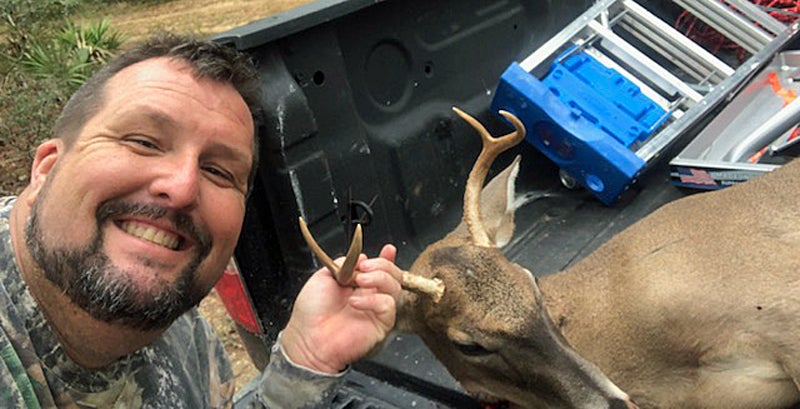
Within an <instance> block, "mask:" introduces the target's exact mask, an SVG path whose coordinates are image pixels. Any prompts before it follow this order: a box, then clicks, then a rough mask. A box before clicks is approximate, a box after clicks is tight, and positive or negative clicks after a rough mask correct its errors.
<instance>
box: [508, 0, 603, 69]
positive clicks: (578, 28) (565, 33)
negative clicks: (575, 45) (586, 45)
mask: <svg viewBox="0 0 800 409" xmlns="http://www.w3.org/2000/svg"><path fill="white" fill-rule="evenodd" d="M616 2H617V0H600V1H598V2H596V3H595V4H594V5H592V7H591V8H589V10H587V11H586V12H585V13H584V14H583V15H581V16H580V17H578V18H577V19H575V20H574V21H573V22H572V23H570V24H569V25H567V26H566V27H565V28H564V29H563V30H561V31H560V32H559V33H558V34H557V35H556V36H554V37H553V38H551V39H550V40H548V41H547V42H545V43H544V44H542V46H541V47H539V48H537V49H536V51H534V52H533V54H531V55H529V56H528V57H527V58H525V59H524V60H522V62H521V63H520V64H519V65H520V67H522V69H524V70H525V71H528V72H531V71H532V70H533V69H534V68H537V67H538V66H539V65H540V64H542V63H543V62H544V61H547V59H548V58H550V57H551V56H552V55H553V54H555V53H556V52H557V51H558V50H559V49H560V48H561V47H562V46H563V45H564V44H565V43H568V42H574V37H575V36H577V35H579V34H581V33H582V32H583V31H584V29H585V27H586V23H588V22H589V21H590V20H592V19H594V18H597V16H598V15H599V14H600V13H601V12H604V11H605V10H607V9H608V8H609V7H610V6H611V5H613V4H614V3H616Z"/></svg>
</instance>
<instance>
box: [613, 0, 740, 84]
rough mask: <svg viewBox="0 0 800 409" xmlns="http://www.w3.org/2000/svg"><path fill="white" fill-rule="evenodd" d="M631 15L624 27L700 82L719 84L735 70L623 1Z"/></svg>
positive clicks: (638, 7)
mask: <svg viewBox="0 0 800 409" xmlns="http://www.w3.org/2000/svg"><path fill="white" fill-rule="evenodd" d="M623 4H624V6H625V9H626V10H627V13H626V14H625V16H623V18H622V20H621V21H620V24H621V25H622V27H624V28H625V29H627V30H628V31H629V32H630V33H631V34H633V35H635V36H636V37H637V38H638V39H639V40H641V41H643V42H645V43H646V44H647V45H648V46H649V47H651V48H652V49H654V50H655V51H658V52H659V53H661V54H662V55H663V56H665V57H667V58H668V59H669V60H670V61H672V63H673V64H675V65H676V66H678V67H680V68H681V69H683V70H684V71H686V72H687V73H689V74H691V75H692V76H694V77H695V79H697V80H700V81H702V80H709V79H710V80H711V82H712V83H719V82H720V81H722V80H724V79H725V78H727V77H729V76H731V75H733V73H734V69H733V68H731V67H730V66H728V65H727V64H725V63H724V62H722V61H721V60H719V59H718V58H717V57H715V56H714V55H713V54H711V53H709V52H708V51H706V50H705V49H703V48H702V47H700V46H699V45H697V44H696V43H694V42H693V41H691V40H689V39H688V38H686V37H685V36H683V35H682V34H681V33H680V32H678V31H677V30H675V29H674V28H672V27H671V26H670V25H669V24H667V23H665V22H664V21H663V20H661V19H660V18H658V17H656V16H654V15H653V14H651V13H650V12H649V11H647V10H645V9H644V8H643V7H642V6H640V5H639V4H637V3H636V2H634V1H632V0H625V1H623Z"/></svg>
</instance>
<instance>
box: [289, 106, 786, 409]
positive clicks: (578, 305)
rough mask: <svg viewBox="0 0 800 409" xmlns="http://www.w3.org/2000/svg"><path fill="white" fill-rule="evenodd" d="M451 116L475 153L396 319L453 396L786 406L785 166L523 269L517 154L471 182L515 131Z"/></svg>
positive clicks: (514, 403)
mask: <svg viewBox="0 0 800 409" xmlns="http://www.w3.org/2000/svg"><path fill="white" fill-rule="evenodd" d="M454 111H455V112H456V113H457V114H458V115H459V116H460V117H461V118H463V119H464V120H465V121H467V122H468V123H469V124H470V125H471V126H472V127H473V128H474V129H475V130H476V131H477V132H478V133H479V134H480V135H481V138H482V140H483V149H482V151H481V153H480V155H479V156H478V159H477V160H476V162H475V164H474V166H473V168H472V170H471V172H470V174H469V178H468V180H467V183H466V187H465V194H464V212H463V216H462V221H461V223H460V224H459V225H458V226H457V227H456V228H455V229H454V230H453V231H452V232H451V233H449V234H448V235H446V236H445V237H444V238H442V239H440V240H439V241H437V242H434V243H432V244H431V245H429V246H428V247H426V248H425V249H424V250H423V251H422V253H420V255H419V256H418V257H417V259H416V260H415V261H414V262H413V263H412V265H411V268H410V269H409V271H408V273H406V274H404V277H403V288H404V289H406V290H408V291H404V292H403V298H402V300H401V301H400V304H399V307H398V319H397V328H398V330H400V331H405V332H411V333H416V334H418V335H419V336H420V338H421V339H422V340H423V341H424V342H425V344H426V345H427V346H428V348H429V349H430V350H431V352H432V353H433V354H434V355H435V356H436V358H437V359H438V360H439V361H440V362H441V363H442V364H443V365H444V366H445V367H446V368H447V370H448V371H449V372H450V373H451V374H452V375H453V377H454V378H455V379H456V380H458V381H459V382H460V383H461V385H462V386H463V387H464V389H465V390H466V391H467V392H468V393H470V394H471V395H473V396H474V397H476V398H477V399H479V400H481V401H483V402H507V403H508V404H509V406H510V407H518V408H580V409H588V408H610V409H633V408H641V409H648V408H681V409H684V408H725V409H735V408H742V409H745V408H759V409H762V408H786V407H791V406H792V405H793V404H797V403H798V402H800V389H799V388H800V342H798V341H797V338H798V335H800V290H798V289H796V286H797V285H798V283H800V274H797V273H800V255H798V252H797V251H796V248H797V247H798V245H800V210H798V209H797V208H796V207H795V206H792V205H793V204H795V203H797V198H796V197H794V196H795V195H794V194H793V193H794V192H796V191H797V186H800V161H793V162H790V163H788V164H786V165H784V166H782V167H781V168H779V169H777V170H775V171H772V172H771V173H769V174H767V175H764V176H760V177H759V178H756V179H753V180H750V181H748V182H746V183H742V184H739V185H736V186H732V187H728V188H725V189H723V190H719V191H712V192H708V193H700V194H694V195H689V196H685V197H683V198H680V199H678V200H675V201H673V202H670V203H668V204H666V205H664V206H662V207H661V208H659V209H657V210H656V211H654V212H653V213H651V214H649V215H648V216H645V217H644V218H642V219H640V220H639V221H638V222H636V223H634V224H633V225H631V226H629V227H628V228H626V229H625V230H623V231H622V232H620V233H619V234H617V235H615V236H614V237H612V238H610V239H609V240H608V241H607V242H606V243H604V244H603V245H601V246H600V247H599V248H598V249H597V250H595V251H594V252H592V253H591V254H590V255H588V256H586V257H585V258H584V259H583V260H581V261H579V262H578V263H576V264H574V265H573V266H571V267H568V268H567V269H565V270H562V271H560V272H557V273H554V274H550V275H546V276H543V277H538V278H537V277H535V276H534V275H533V274H532V273H531V271H529V270H528V269H526V268H524V267H522V266H519V265H517V264H515V263H513V262H511V261H509V260H508V259H507V258H506V257H505V256H504V255H503V253H502V247H503V246H504V245H506V244H508V243H509V242H510V240H511V238H512V237H513V232H514V229H515V225H514V213H515V211H516V210H517V209H516V207H515V206H517V205H518V203H519V201H516V200H515V199H514V198H515V195H516V192H515V180H516V177H517V173H518V171H519V163H520V157H519V156H518V157H516V158H515V159H514V160H513V162H512V163H511V164H510V165H509V166H508V167H507V168H506V169H504V170H503V171H501V172H500V173H498V174H497V176H495V177H494V178H493V179H492V180H491V181H490V182H489V183H488V184H487V185H486V186H485V187H484V186H483V185H484V183H485V178H486V176H487V174H488V171H489V169H490V167H491V164H492V163H493V161H494V159H495V158H496V157H497V156H498V155H499V154H500V153H502V152H503V151H505V150H507V149H508V148H510V147H511V146H514V145H515V144H517V143H519V142H520V141H521V140H522V139H524V135H525V126H524V124H523V123H522V121H520V120H519V119H518V118H517V117H516V116H515V115H514V114H513V113H510V112H506V111H500V114H501V115H502V116H503V117H505V118H506V119H507V120H508V121H509V122H510V123H511V124H512V125H513V126H514V128H515V130H514V131H513V132H511V133H509V134H506V135H504V136H501V137H498V138H495V137H493V136H491V135H490V133H489V132H488V131H487V130H486V128H485V127H484V126H483V125H482V124H481V123H480V122H478V121H477V120H476V119H474V118H472V117H471V116H469V115H468V114H466V113H465V112H463V111H461V110H459V109H457V108H454ZM304 236H305V238H306V241H307V242H309V245H310V246H311V244H310V243H312V242H313V237H311V236H310V234H308V235H305V232H304ZM354 241H355V240H354ZM311 247H314V246H311ZM316 247H317V249H318V250H319V252H318V251H316V250H315V251H314V253H315V254H316V255H317V257H320V258H321V257H327V256H322V255H321V253H320V252H322V250H321V249H319V246H316ZM351 250H352V247H351ZM322 253H323V254H324V252H322ZM354 254H355V253H354ZM350 257H353V256H352V255H351V256H350ZM328 259H330V258H329V257H328ZM347 263H348V262H347V261H345V263H344V264H347ZM350 263H351V264H352V263H353V262H352V261H351V262H350ZM328 268H330V269H331V271H333V272H334V273H335V274H338V273H336V271H338V269H339V268H338V267H337V266H336V265H335V264H333V263H332V262H331V263H330V265H329V266H328ZM345 275H346V274H345ZM406 276H408V277H406ZM407 278H409V282H415V283H417V284H407V283H406V279H407ZM419 282H425V283H426V284H425V285H419V284H418V283H419ZM434 289H435V290H434ZM623 391H624V392H623ZM634 402H635V403H634Z"/></svg>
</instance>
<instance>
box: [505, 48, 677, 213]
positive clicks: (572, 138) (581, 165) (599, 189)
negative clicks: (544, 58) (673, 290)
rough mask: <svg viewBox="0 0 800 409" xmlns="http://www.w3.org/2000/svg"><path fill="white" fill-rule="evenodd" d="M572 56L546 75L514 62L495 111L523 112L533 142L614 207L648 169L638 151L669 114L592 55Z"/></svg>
mask: <svg viewBox="0 0 800 409" xmlns="http://www.w3.org/2000/svg"><path fill="white" fill-rule="evenodd" d="M564 55H565V56H566V57H564V58H559V59H557V60H556V62H555V63H553V65H552V66H551V68H550V71H549V72H548V74H547V76H546V77H545V78H544V79H542V80H541V81H540V80H539V79H537V78H535V77H534V76H533V75H531V74H530V73H528V72H527V71H525V70H524V69H522V67H520V66H519V64H517V63H512V64H511V65H510V66H509V67H508V68H507V69H506V71H505V72H504V73H503V75H502V76H501V78H500V82H499V84H498V86H497V92H496V93H495V97H494V100H493V101H492V110H493V111H495V112H497V111H498V110H500V109H504V110H506V111H509V112H511V113H513V114H515V115H517V117H519V118H520V120H522V122H523V123H524V124H525V127H526V128H527V130H528V135H527V138H526V139H527V141H528V142H530V143H532V144H533V145H534V146H536V147H537V148H538V149H539V150H541V151H542V152H543V153H544V154H545V155H547V157H548V158H550V159H551V160H552V161H554V162H555V163H556V164H557V165H558V166H559V167H560V168H561V169H562V170H564V171H566V172H567V173H568V174H569V175H570V176H572V177H573V178H574V179H575V180H576V181H577V182H578V183H580V184H581V185H583V186H584V187H586V188H587V189H588V190H589V191H591V192H592V193H593V194H594V195H595V196H597V197H598V198H599V199H600V200H601V201H602V202H603V203H606V204H609V205H610V204H613V203H614V202H615V201H616V200H617V198H618V197H619V196H620V195H621V194H622V193H623V192H624V191H625V190H626V189H628V188H629V187H630V185H631V184H632V183H633V182H634V181H635V179H636V177H637V176H638V174H639V173H640V172H641V170H642V169H643V168H644V167H645V165H646V163H645V161H644V160H643V159H641V158H639V157H638V156H636V154H635V153H634V150H635V149H636V148H637V147H638V146H639V145H640V144H641V142H643V141H645V140H646V139H647V138H648V137H650V135H652V134H653V132H655V130H656V129H657V128H658V127H659V126H660V125H661V124H662V123H663V121H664V120H666V118H667V113H666V111H664V109H662V108H661V107H659V106H658V105H657V104H655V103H654V102H653V101H652V100H651V99H649V98H648V97H647V96H645V95H644V94H642V92H641V90H640V89H639V87H638V86H636V85H635V84H634V83H632V82H631V81H630V80H628V79H627V78H625V77H623V76H622V75H620V74H619V73H618V72H617V71H615V70H613V69H610V68H607V67H605V66H604V65H602V64H600V63H599V62H598V61H597V60H595V59H594V58H593V57H591V56H590V55H588V54H586V53H583V52H577V53H573V54H570V51H569V50H568V51H567V52H566V53H564Z"/></svg>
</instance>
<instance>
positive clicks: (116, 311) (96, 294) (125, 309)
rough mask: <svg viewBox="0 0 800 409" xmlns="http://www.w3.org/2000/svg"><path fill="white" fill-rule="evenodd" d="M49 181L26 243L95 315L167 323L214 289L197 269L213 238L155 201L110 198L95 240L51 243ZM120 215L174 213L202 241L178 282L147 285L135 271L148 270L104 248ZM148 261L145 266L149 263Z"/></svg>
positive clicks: (128, 322) (142, 326) (132, 324)
mask: <svg viewBox="0 0 800 409" xmlns="http://www.w3.org/2000/svg"><path fill="white" fill-rule="evenodd" d="M46 193H47V186H45V187H44V188H43V189H42V191H41V192H40V195H39V197H38V198H37V199H36V201H35V202H34V205H33V208H32V210H31V216H30V218H29V219H28V223H27V225H26V228H25V243H26V245H27V247H28V250H29V251H30V253H31V255H32V258H33V259H34V261H35V262H36V263H37V264H38V265H39V268H41V270H42V271H43V273H44V276H45V278H46V279H47V280H48V281H50V282H52V283H53V284H54V285H55V286H57V287H58V288H59V289H61V290H62V291H63V292H64V294H66V295H67V297H69V299H70V300H71V301H72V302H73V303H75V304H76V305H78V306H79V307H80V308H81V309H83V310H84V311H86V312H87V313H88V314H89V315H91V316H92V317H93V318H95V319H97V320H100V321H103V322H106V323H111V324H119V325H123V326H126V327H129V328H133V329H138V330H142V331H150V330H155V329H163V328H166V327H168V326H169V325H171V324H172V322H173V321H175V319H177V318H178V317H180V316H181V315H182V314H183V313H185V312H186V311H188V310H190V309H191V308H192V307H194V306H196V305H197V304H198V303H199V302H200V301H201V300H202V299H203V298H204V297H205V296H206V295H207V294H208V292H209V291H210V290H211V287H212V286H211V285H202V284H201V283H199V282H198V280H197V278H196V277H197V274H196V273H197V269H198V267H199V266H200V264H201V263H202V262H203V260H205V258H206V257H207V256H208V254H209V252H210V251H211V244H212V241H211V239H210V237H209V235H208V234H205V233H203V232H202V231H201V230H200V229H198V228H197V227H196V226H195V224H194V223H193V222H192V220H191V218H190V217H189V216H187V215H185V214H183V213H170V215H169V216H167V214H168V213H169V212H168V211H167V209H166V208H164V207H161V206H157V205H152V204H136V203H130V202H124V201H110V202H105V203H103V204H101V206H100V207H99V208H98V209H97V211H96V214H95V219H96V225H95V226H96V227H95V231H94V233H93V235H92V237H91V238H90V240H89V242H88V243H87V244H86V245H84V246H79V247H77V248H68V247H66V246H58V245H56V244H53V243H46V242H45V239H44V234H43V231H42V226H41V215H40V212H41V202H43V201H44V200H46V196H47V194H46ZM119 215H131V216H146V217H151V218H161V217H169V218H170V219H171V220H172V222H173V223H175V225H176V226H178V228H179V229H180V230H181V231H182V232H184V234H188V235H189V236H190V237H192V239H193V240H194V243H196V244H197V245H195V246H194V253H195V254H194V255H193V257H192V259H191V261H190V262H189V263H188V264H187V265H186V267H184V268H183V269H182V270H181V271H180V273H179V275H178V277H177V278H176V279H175V280H174V282H168V281H166V280H163V279H159V278H158V277H147V278H148V281H154V283H153V282H151V283H148V285H147V288H142V287H143V286H141V285H137V282H136V280H135V279H134V277H136V276H137V275H139V276H141V275H142V274H152V273H147V272H146V270H145V269H144V268H143V269H142V272H137V271H130V270H134V268H130V269H128V270H129V271H125V270H124V269H122V268H120V267H119V266H116V265H115V264H114V263H113V262H112V261H111V260H110V259H109V258H108V256H107V255H106V254H105V252H104V250H103V234H102V232H101V230H100V226H103V225H104V223H106V222H108V221H109V220H112V217H114V216H119ZM148 264H149V263H148V261H147V260H143V261H142V267H147V266H148Z"/></svg>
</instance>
